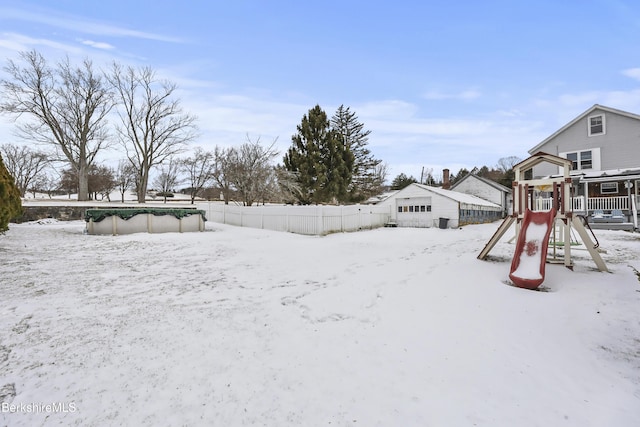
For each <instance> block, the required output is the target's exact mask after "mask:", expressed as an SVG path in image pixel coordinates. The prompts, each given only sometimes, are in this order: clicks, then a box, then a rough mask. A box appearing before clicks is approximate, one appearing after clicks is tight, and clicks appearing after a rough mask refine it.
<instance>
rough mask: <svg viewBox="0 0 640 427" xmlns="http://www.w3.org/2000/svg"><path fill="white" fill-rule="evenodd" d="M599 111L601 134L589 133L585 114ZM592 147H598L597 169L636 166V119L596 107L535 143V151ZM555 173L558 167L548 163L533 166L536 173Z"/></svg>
mask: <svg viewBox="0 0 640 427" xmlns="http://www.w3.org/2000/svg"><path fill="white" fill-rule="evenodd" d="M600 114H602V115H603V116H604V117H605V134H602V135H594V136H589V131H588V120H589V117H592V116H594V115H600ZM594 149H600V167H599V168H597V169H599V170H607V169H622V168H633V167H639V166H640V120H638V119H634V118H632V117H627V116H624V115H621V114H616V113H615V112H610V111H605V110H601V109H599V108H596V109H594V110H593V111H590V112H589V113H588V114H585V116H584V117H582V118H580V120H578V121H577V122H576V123H574V124H573V125H571V126H569V127H568V128H567V129H565V130H564V131H563V132H561V133H560V134H558V135H556V136H555V137H554V138H553V139H551V140H549V141H548V142H546V143H545V144H544V145H542V146H540V147H537V149H536V151H544V152H546V153H549V154H554V155H556V156H559V155H560V154H561V153H567V152H573V151H583V150H594ZM530 154H534V153H532V152H530ZM594 169H595V168H594ZM557 173H558V168H557V167H555V166H553V165H550V164H543V165H539V166H536V167H535V168H534V170H533V174H534V176H536V177H539V176H546V175H552V174H557Z"/></svg>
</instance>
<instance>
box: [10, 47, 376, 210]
mask: <svg viewBox="0 0 640 427" xmlns="http://www.w3.org/2000/svg"><path fill="white" fill-rule="evenodd" d="M4 71H5V73H6V75H7V76H8V77H6V78H4V79H2V80H0V95H1V98H0V113H2V114H5V115H9V116H11V117H14V118H15V119H16V122H15V124H16V129H17V133H18V136H19V137H20V138H21V139H24V140H26V141H29V142H30V143H32V144H33V146H38V145H41V146H46V147H49V148H50V149H51V150H49V151H48V152H45V151H42V150H36V149H34V148H31V147H26V148H19V147H17V146H15V145H11V144H4V145H3V150H2V151H3V154H4V156H5V158H7V159H9V160H8V167H9V170H10V172H11V173H12V174H13V175H14V176H15V177H16V178H15V179H16V184H17V186H18V188H19V189H20V192H21V194H22V195H23V196H24V194H25V193H26V191H28V190H29V189H35V188H39V189H44V190H45V191H46V190H49V191H53V188H54V187H56V189H57V190H61V189H67V190H72V189H73V190H74V191H76V192H77V194H78V200H80V201H82V200H89V199H90V198H92V197H95V196H96V195H97V194H103V193H104V194H106V193H107V191H108V190H110V189H111V188H112V187H113V186H116V187H118V186H120V188H123V187H122V186H124V185H125V184H127V183H129V185H132V186H133V188H134V189H135V191H136V194H137V200H138V202H141V203H142V202H144V201H145V199H146V196H147V190H148V188H149V185H150V184H153V185H155V184H158V185H159V187H160V188H161V190H163V191H161V192H164V193H167V191H165V190H167V189H168V188H169V187H172V186H175V185H176V184H177V183H178V182H179V181H177V180H176V179H177V178H176V175H177V174H178V173H179V172H182V173H183V174H184V175H185V180H186V181H188V189H190V191H191V192H192V199H193V198H194V197H195V195H196V194H198V192H202V191H203V190H204V188H205V186H207V185H211V184H212V183H215V184H216V185H217V186H218V187H219V188H220V190H221V192H222V194H223V197H224V199H225V201H226V202H228V201H229V197H230V196H231V195H232V194H234V195H238V196H239V197H240V199H241V202H242V203H243V204H246V205H251V204H253V203H255V202H256V201H258V200H267V199H269V198H273V197H276V198H277V199H281V200H285V201H290V202H297V203H328V202H357V201H362V200H364V199H365V198H367V197H369V196H370V195H371V194H373V193H375V192H376V191H378V189H379V188H380V186H381V185H383V183H384V180H385V178H386V175H385V174H386V167H385V166H384V165H381V161H380V160H377V159H375V158H374V157H373V156H372V154H371V152H370V151H369V149H368V148H367V144H368V135H369V133H370V131H367V130H364V129H363V124H362V123H360V122H359V121H358V120H357V116H356V115H355V113H354V112H352V111H350V109H349V108H348V107H344V106H341V107H340V108H339V109H338V111H337V112H336V114H335V115H334V116H333V117H332V118H331V119H330V120H329V119H327V116H326V113H324V111H322V110H321V108H320V107H319V106H316V107H315V108H313V109H311V110H309V113H308V114H307V115H305V116H304V117H303V119H302V123H301V124H300V125H299V126H298V133H297V134H296V135H294V136H293V137H292V148H291V149H289V151H288V152H287V153H286V154H285V156H284V158H283V163H284V164H278V165H273V162H274V160H275V158H276V157H277V156H278V154H279V153H278V152H277V151H276V150H275V149H274V143H275V141H274V143H272V144H270V145H266V146H264V145H262V144H261V143H260V140H259V138H258V139H257V140H256V141H254V142H252V141H247V142H246V143H244V144H241V145H239V146H236V147H232V148H219V147H216V148H215V150H213V151H212V152H205V151H203V150H195V152H194V153H193V155H192V156H191V157H187V158H178V156H179V155H180V154H181V153H184V152H185V151H186V148H187V144H188V143H190V142H192V141H193V140H195V139H196V138H197V136H198V132H197V126H196V117H195V116H194V115H192V114H189V113H187V112H185V111H183V109H182V108H181V106H180V101H179V100H178V99H177V98H175V92H176V85H175V84H174V83H172V82H170V81H167V80H161V79H158V78H157V77H156V74H155V72H154V71H153V70H152V69H151V68H149V67H140V68H134V67H125V66H123V65H121V64H119V63H116V62H114V63H112V64H111V66H110V67H109V69H108V70H106V71H100V70H98V69H97V68H96V67H95V66H94V65H93V63H92V61H91V60H90V59H85V60H84V61H83V62H82V64H80V65H73V64H71V62H70V61H69V59H68V58H66V59H65V60H62V61H60V62H58V63H55V64H51V63H50V62H49V61H47V60H46V59H45V58H44V57H43V56H42V55H41V54H40V53H38V52H37V51H35V50H34V51H29V52H22V53H20V58H19V60H8V62H7V65H6V66H5V67H4ZM108 117H117V123H116V124H115V125H114V126H113V127H110V126H109V123H108V121H107V118H108ZM116 142H117V143H119V145H120V146H121V147H122V148H123V149H124V153H125V159H123V162H121V163H120V165H119V166H118V169H117V170H113V169H109V168H107V167H105V166H101V165H100V164H99V163H98V157H99V156H98V155H99V153H101V152H102V151H103V150H104V149H106V148H108V147H111V146H113V145H114V144H115V143H116ZM20 150H22V151H20ZM19 151H20V152H19ZM59 161H63V162H65V163H66V164H67V165H68V167H67V168H66V169H63V170H62V171H61V172H60V173H58V175H59V176H58V177H57V179H56V178H55V177H52V176H51V173H49V174H47V173H45V170H46V169H47V166H49V165H51V164H52V162H59ZM154 169H159V178H158V180H159V181H157V182H156V181H154V182H153V183H150V182H149V180H150V179H151V175H150V172H151V171H152V170H154ZM75 180H77V185H74V184H73V182H74V181H75Z"/></svg>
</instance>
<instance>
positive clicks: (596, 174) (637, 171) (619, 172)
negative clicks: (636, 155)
mask: <svg viewBox="0 0 640 427" xmlns="http://www.w3.org/2000/svg"><path fill="white" fill-rule="evenodd" d="M555 176H558V175H551V177H555ZM571 177H573V178H580V181H582V182H585V181H586V182H607V181H622V180H625V179H629V180H635V179H640V168H627V169H608V170H603V171H601V170H589V169H586V170H585V169H581V170H577V171H571Z"/></svg>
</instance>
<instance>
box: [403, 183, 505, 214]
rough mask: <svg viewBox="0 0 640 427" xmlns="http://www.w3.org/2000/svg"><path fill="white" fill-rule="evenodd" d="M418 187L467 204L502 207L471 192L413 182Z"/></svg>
mask: <svg viewBox="0 0 640 427" xmlns="http://www.w3.org/2000/svg"><path fill="white" fill-rule="evenodd" d="M411 185H414V186H416V187H419V188H421V189H423V190H426V191H430V192H432V193H436V194H438V195H440V196H443V197H446V198H448V199H451V200H455V201H456V202H460V203H464V204H467V205H478V206H487V207H495V208H499V209H502V207H501V206H500V205H497V204H495V203H492V202H490V201H488V200H485V199H481V198H480V197H476V196H472V195H471V194H465V193H460V192H458V191H453V190H445V189H443V188H440V187H431V186H429V185H424V184H415V183H414V184H411Z"/></svg>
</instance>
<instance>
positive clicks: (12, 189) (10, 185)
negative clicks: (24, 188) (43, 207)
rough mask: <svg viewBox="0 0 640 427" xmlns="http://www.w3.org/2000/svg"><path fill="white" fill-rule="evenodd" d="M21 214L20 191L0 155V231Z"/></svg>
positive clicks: (4, 229) (5, 228)
mask: <svg viewBox="0 0 640 427" xmlns="http://www.w3.org/2000/svg"><path fill="white" fill-rule="evenodd" d="M20 215H22V200H21V199H20V192H19V191H18V187H16V184H15V182H14V179H13V177H12V176H11V175H9V171H8V170H7V168H6V167H5V166H4V162H3V161H2V156H0V233H2V232H4V231H7V230H8V229H9V221H11V220H12V219H14V218H17V217H19V216H20Z"/></svg>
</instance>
